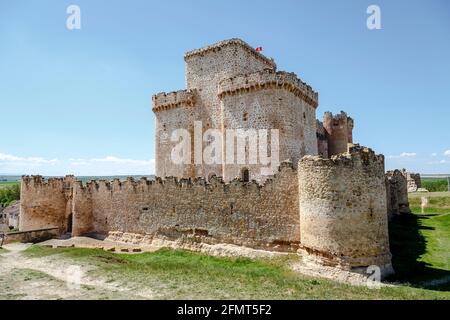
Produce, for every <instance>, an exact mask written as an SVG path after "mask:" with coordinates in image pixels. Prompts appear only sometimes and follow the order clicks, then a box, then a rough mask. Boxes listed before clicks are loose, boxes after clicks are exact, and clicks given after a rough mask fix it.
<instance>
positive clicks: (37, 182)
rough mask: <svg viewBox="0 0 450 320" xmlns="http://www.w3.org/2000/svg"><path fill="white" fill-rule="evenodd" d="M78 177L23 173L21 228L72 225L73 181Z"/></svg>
mask: <svg viewBox="0 0 450 320" xmlns="http://www.w3.org/2000/svg"><path fill="white" fill-rule="evenodd" d="M74 180H75V178H74V177H73V176H67V177H65V178H50V179H48V181H45V180H44V179H43V178H42V177H41V176H31V177H29V176H24V177H22V183H21V190H20V222H19V230H20V231H27V230H34V229H43V228H53V227H56V228H59V229H60V231H61V232H65V231H67V230H68V228H70V224H71V222H70V220H71V219H70V215H71V203H72V200H71V198H72V185H73V182H74Z"/></svg>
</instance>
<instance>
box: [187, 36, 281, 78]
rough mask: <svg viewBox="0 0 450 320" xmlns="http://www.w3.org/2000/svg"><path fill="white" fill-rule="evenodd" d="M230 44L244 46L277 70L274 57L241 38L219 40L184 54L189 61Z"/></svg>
mask: <svg viewBox="0 0 450 320" xmlns="http://www.w3.org/2000/svg"><path fill="white" fill-rule="evenodd" d="M230 45H238V46H240V47H242V48H243V49H245V50H246V51H248V52H249V53H251V54H252V56H254V57H255V58H256V59H260V60H262V61H263V62H264V63H266V64H267V65H268V66H269V67H271V68H272V69H274V70H276V68H277V66H276V64H275V62H274V61H273V59H271V58H267V57H266V56H264V55H263V54H262V53H260V52H258V51H256V50H255V49H254V48H252V47H250V46H249V45H248V44H247V43H246V42H244V41H242V40H241V39H237V38H233V39H229V40H224V41H220V42H217V43H215V44H212V45H209V46H206V47H203V48H200V49H195V50H191V51H189V52H186V53H185V55H184V60H185V61H187V60H189V59H190V58H192V57H194V56H198V55H200V56H204V55H205V54H207V53H208V52H209V51H213V52H218V51H221V50H222V48H224V47H225V46H230Z"/></svg>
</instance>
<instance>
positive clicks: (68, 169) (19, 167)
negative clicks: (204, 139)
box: [0, 153, 155, 176]
mask: <svg viewBox="0 0 450 320" xmlns="http://www.w3.org/2000/svg"><path fill="white" fill-rule="evenodd" d="M154 172H155V159H148V160H137V159H128V158H120V157H117V156H107V157H104V158H86V159H85V158H75V157H73V158H69V159H66V160H64V159H62V160H58V159H45V158H43V157H19V156H15V155H11V154H6V153H0V173H3V174H14V175H15V174H17V175H21V174H41V175H66V174H75V175H78V176H102V175H107V176H110V175H111V176H112V175H149V174H154Z"/></svg>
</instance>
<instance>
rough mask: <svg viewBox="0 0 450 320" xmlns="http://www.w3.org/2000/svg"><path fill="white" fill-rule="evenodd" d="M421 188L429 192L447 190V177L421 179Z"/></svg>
mask: <svg viewBox="0 0 450 320" xmlns="http://www.w3.org/2000/svg"><path fill="white" fill-rule="evenodd" d="M422 188H425V189H427V190H428V191H430V192H439V191H448V180H447V179H431V178H428V179H422Z"/></svg>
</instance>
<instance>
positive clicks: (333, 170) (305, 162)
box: [298, 146, 392, 274]
mask: <svg viewBox="0 0 450 320" xmlns="http://www.w3.org/2000/svg"><path fill="white" fill-rule="evenodd" d="M298 170H299V174H298V179H299V198H300V201H299V208H300V234H301V239H300V241H301V246H302V250H303V251H304V252H305V254H306V256H307V257H308V258H310V259H311V260H312V261H316V262H318V263H320V264H326V265H333V266H338V267H342V268H349V269H355V270H357V269H360V268H364V267H367V266H370V265H377V266H379V267H380V268H381V270H382V273H384V274H388V273H390V272H392V266H391V254H390V251H389V237H388V224H387V215H386V186H385V175H384V157H383V156H382V155H375V153H374V152H373V151H372V150H370V149H365V148H361V147H359V146H354V147H352V148H350V151H349V153H345V154H342V155H339V156H333V157H332V158H331V159H324V158H322V157H320V156H315V157H314V156H306V157H304V158H303V159H302V160H300V163H299V169H298ZM363 272H364V271H363Z"/></svg>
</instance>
